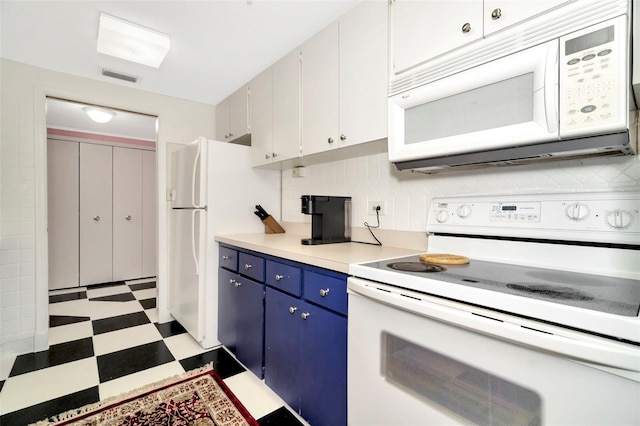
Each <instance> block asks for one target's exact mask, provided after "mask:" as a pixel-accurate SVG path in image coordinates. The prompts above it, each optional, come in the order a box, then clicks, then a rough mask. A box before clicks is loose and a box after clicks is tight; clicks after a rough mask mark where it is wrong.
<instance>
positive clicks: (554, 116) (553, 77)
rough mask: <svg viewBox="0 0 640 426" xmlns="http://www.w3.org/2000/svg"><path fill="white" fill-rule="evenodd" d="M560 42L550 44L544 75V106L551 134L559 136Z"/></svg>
mask: <svg viewBox="0 0 640 426" xmlns="http://www.w3.org/2000/svg"><path fill="white" fill-rule="evenodd" d="M558 54H559V49H558V41H557V40H555V41H554V42H551V43H549V48H548V49H547V58H546V61H545V71H544V73H545V75H544V101H545V102H544V105H545V115H546V118H547V130H548V132H549V133H556V134H558V122H559V119H558V109H559V102H560V100H559V90H560V89H559V82H558V79H559V75H558V74H559V72H558V69H559V68H558Z"/></svg>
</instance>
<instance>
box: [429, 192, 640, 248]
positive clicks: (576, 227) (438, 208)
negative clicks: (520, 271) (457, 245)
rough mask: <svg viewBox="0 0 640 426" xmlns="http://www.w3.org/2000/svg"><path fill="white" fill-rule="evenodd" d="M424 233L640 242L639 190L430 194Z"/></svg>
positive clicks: (621, 242) (637, 243)
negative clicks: (460, 196)
mask: <svg viewBox="0 0 640 426" xmlns="http://www.w3.org/2000/svg"><path fill="white" fill-rule="evenodd" d="M427 232H430V233H448V234H462V235H487V236H507V237H515V238H544V239H558V240H573V241H594V242H607V243H620V244H634V245H639V244H640V192H615V193H570V194H527V195H515V196H496V197H486V196H483V197H468V198H434V199H433V200H432V202H431V204H430V206H429V216H428V218H427Z"/></svg>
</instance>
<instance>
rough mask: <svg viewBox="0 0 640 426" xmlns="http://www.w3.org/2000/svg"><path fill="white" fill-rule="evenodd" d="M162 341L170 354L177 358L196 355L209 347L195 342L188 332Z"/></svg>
mask: <svg viewBox="0 0 640 426" xmlns="http://www.w3.org/2000/svg"><path fill="white" fill-rule="evenodd" d="M164 343H165V344H166V345H167V347H168V348H169V351H171V354H172V355H173V356H174V357H175V358H176V359H178V360H180V359H185V358H189V357H190V356H194V355H198V354H201V353H203V352H206V351H208V350H209V349H204V348H203V347H202V346H200V344H199V343H198V342H196V341H195V340H194V339H193V337H191V335H190V334H189V333H182V334H178V335H176V336H170V337H167V338H166V339H164Z"/></svg>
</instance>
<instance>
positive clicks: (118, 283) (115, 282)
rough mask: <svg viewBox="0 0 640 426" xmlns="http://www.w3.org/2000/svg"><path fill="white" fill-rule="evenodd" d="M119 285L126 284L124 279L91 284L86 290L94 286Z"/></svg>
mask: <svg viewBox="0 0 640 426" xmlns="http://www.w3.org/2000/svg"><path fill="white" fill-rule="evenodd" d="M119 285H126V284H125V282H124V281H114V282H108V283H100V284H91V285H90V286H87V290H93V289H95V288H104V287H116V286H119Z"/></svg>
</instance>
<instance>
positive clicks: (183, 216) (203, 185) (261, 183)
mask: <svg viewBox="0 0 640 426" xmlns="http://www.w3.org/2000/svg"><path fill="white" fill-rule="evenodd" d="M250 151H251V149H250V147H247V146H243V145H236V144H231V143H226V142H219V141H213V140H207V139H205V138H202V137H201V138H198V139H197V140H195V141H194V142H192V143H191V144H189V145H185V147H184V148H181V149H179V150H178V151H176V152H174V153H173V156H172V185H171V195H172V197H171V198H172V204H171V206H172V209H171V217H170V226H171V237H170V238H171V240H170V241H171V242H170V244H171V248H170V251H169V256H170V262H169V268H170V280H169V303H168V305H169V312H170V313H171V315H172V316H173V317H174V318H175V319H176V320H177V321H178V322H179V323H180V324H181V325H182V326H183V327H184V328H185V329H186V330H187V331H188V332H189V334H191V336H193V338H194V339H195V340H197V341H198V342H199V343H200V344H201V345H202V346H203V347H204V348H210V347H213V346H215V345H218V344H219V343H220V342H219V341H218V243H217V242H216V241H214V236H215V235H217V234H237V233H255V232H264V225H263V224H262V222H261V221H260V219H259V218H258V217H256V215H254V213H253V212H254V210H255V206H256V204H260V205H261V206H262V207H264V208H265V209H266V210H267V211H268V212H269V214H270V215H271V216H273V217H274V218H275V219H276V220H279V219H280V203H281V197H280V195H281V180H280V179H281V175H280V172H279V171H275V170H256V169H253V168H252V167H251V161H250Z"/></svg>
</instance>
